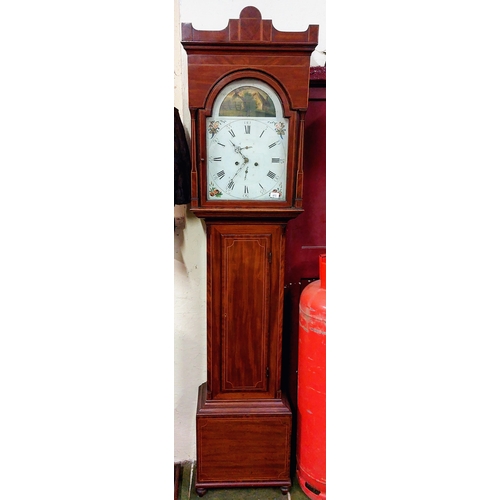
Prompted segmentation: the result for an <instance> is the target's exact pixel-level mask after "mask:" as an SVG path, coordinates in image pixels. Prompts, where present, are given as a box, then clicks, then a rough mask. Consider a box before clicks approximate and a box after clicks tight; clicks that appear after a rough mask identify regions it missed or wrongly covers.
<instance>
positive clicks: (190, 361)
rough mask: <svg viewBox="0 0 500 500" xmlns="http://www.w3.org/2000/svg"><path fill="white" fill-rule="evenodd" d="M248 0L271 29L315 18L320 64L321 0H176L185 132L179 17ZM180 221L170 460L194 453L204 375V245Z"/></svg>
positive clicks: (217, 17)
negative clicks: (197, 412)
mask: <svg viewBox="0 0 500 500" xmlns="http://www.w3.org/2000/svg"><path fill="white" fill-rule="evenodd" d="M248 5H253V6H255V7H257V8H258V9H259V10H260V13H261V14H262V18H263V19H272V21H273V25H274V27H275V28H276V29H279V30H282V31H304V30H306V29H307V28H308V26H309V25H310V24H319V26H320V30H319V43H318V47H317V50H316V51H315V52H313V54H312V56H311V65H312V66H323V65H324V64H325V58H326V56H325V53H324V51H325V47H326V28H325V19H326V2H325V1H324V0H311V1H309V2H303V1H299V0H273V1H272V2H270V1H269V0H219V1H218V2H217V8H214V3H212V2H200V1H199V0H176V2H175V22H174V24H175V26H174V28H175V49H174V57H175V61H174V65H175V68H174V99H175V103H174V104H175V106H176V107H177V108H178V109H179V111H180V114H181V119H182V121H183V123H184V125H185V128H186V131H187V133H188V138H189V137H190V136H189V133H190V131H189V109H188V99H187V74H186V53H185V51H184V49H183V48H182V46H181V44H180V23H181V22H186V23H187V22H190V23H192V24H193V27H194V28H196V29H199V30H220V29H224V28H225V27H226V26H227V23H228V20H229V19H238V18H239V15H240V12H241V11H242V9H243V8H244V7H247V6H248ZM184 211H185V215H186V217H185V227H183V225H182V223H181V224H180V227H179V228H178V229H177V230H176V232H175V276H174V279H175V286H174V296H175V307H174V309H175V312H174V335H175V339H174V340H175V353H174V355H175V367H174V372H175V380H174V425H175V443H174V454H175V461H176V462H179V461H188V460H189V461H191V460H195V459H196V440H195V438H196V436H195V417H196V403H197V395H198V387H199V386H200V384H202V383H203V382H205V381H206V326H205V325H206V323H205V322H206V315H205V306H206V292H205V285H206V281H205V272H206V245H205V232H204V229H203V224H202V222H201V221H200V220H199V219H197V218H196V217H194V216H193V215H191V214H190V211H189V208H188V209H187V210H184V207H181V208H177V212H178V215H179V216H182V214H183V213H184Z"/></svg>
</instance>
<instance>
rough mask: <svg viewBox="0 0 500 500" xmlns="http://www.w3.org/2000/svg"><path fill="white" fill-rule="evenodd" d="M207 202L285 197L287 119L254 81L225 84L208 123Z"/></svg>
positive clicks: (265, 88) (270, 91)
mask: <svg viewBox="0 0 500 500" xmlns="http://www.w3.org/2000/svg"><path fill="white" fill-rule="evenodd" d="M206 131H207V132H206V133H207V137H206V144H207V159H208V163H207V200H258V201H269V202H273V201H284V200H285V199H286V176H287V153H288V118H285V117H284V116H283V107H282V104H281V101H280V99H279V97H278V95H277V94H276V92H275V91H274V90H273V89H272V88H271V87H270V86H269V85H267V84H266V83H264V82H261V81H260V80H257V79H251V78H247V79H241V80H236V81H234V82H231V83H230V84H229V85H227V86H226V87H224V88H223V89H222V91H221V92H220V93H219V95H218V96H217V98H216V99H215V102H214V106H213V113H212V116H211V117H209V118H207V122H206Z"/></svg>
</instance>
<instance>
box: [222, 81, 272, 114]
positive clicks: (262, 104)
mask: <svg viewBox="0 0 500 500" xmlns="http://www.w3.org/2000/svg"><path fill="white" fill-rule="evenodd" d="M219 116H256V117H261V116H276V109H275V108H274V104H273V101H272V100H271V98H270V97H269V96H268V95H267V93H266V92H264V91H263V90H261V89H258V88H256V87H252V86H251V85H245V86H243V87H238V88H237V89H234V90H233V91H232V92H230V93H229V94H228V95H227V96H226V97H225V99H224V100H223V101H222V104H221V105H220V111H219Z"/></svg>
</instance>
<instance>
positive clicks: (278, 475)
mask: <svg viewBox="0 0 500 500" xmlns="http://www.w3.org/2000/svg"><path fill="white" fill-rule="evenodd" d="M256 403H257V404H256ZM291 433H292V412H291V410H290V407H289V404H288V401H287V400H286V398H285V397H284V396H283V397H282V398H281V399H272V400H269V401H268V402H267V403H266V401H265V400H260V401H258V402H256V401H255V400H253V401H244V400H240V401H231V402H227V401H225V402H224V401H218V402H213V401H208V402H207V400H206V384H203V385H202V386H200V390H199V394H198V411H197V414H196V438H197V471H196V476H197V477H196V491H197V492H198V495H199V496H202V495H203V494H204V492H205V491H206V489H208V488H230V487H235V488H243V487H259V486H265V487H270V486H276V487H279V488H281V491H282V493H283V494H286V493H287V492H288V491H289V488H290V487H291V484H292V481H291V470H290V455H291Z"/></svg>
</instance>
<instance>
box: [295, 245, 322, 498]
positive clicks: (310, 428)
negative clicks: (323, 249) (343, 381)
mask: <svg viewBox="0 0 500 500" xmlns="http://www.w3.org/2000/svg"><path fill="white" fill-rule="evenodd" d="M319 275H320V279H319V281H314V282H312V283H310V284H309V285H307V286H306V287H305V288H304V290H303V291H302V294H301V296H300V305H299V352H298V357H299V358H298V375H297V377H298V378H297V380H298V386H297V407H298V415H297V479H298V481H299V484H300V487H301V488H302V490H303V491H304V493H305V494H306V495H307V496H308V497H309V498H311V499H316V498H321V499H326V255H325V254H323V255H320V257H319Z"/></svg>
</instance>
